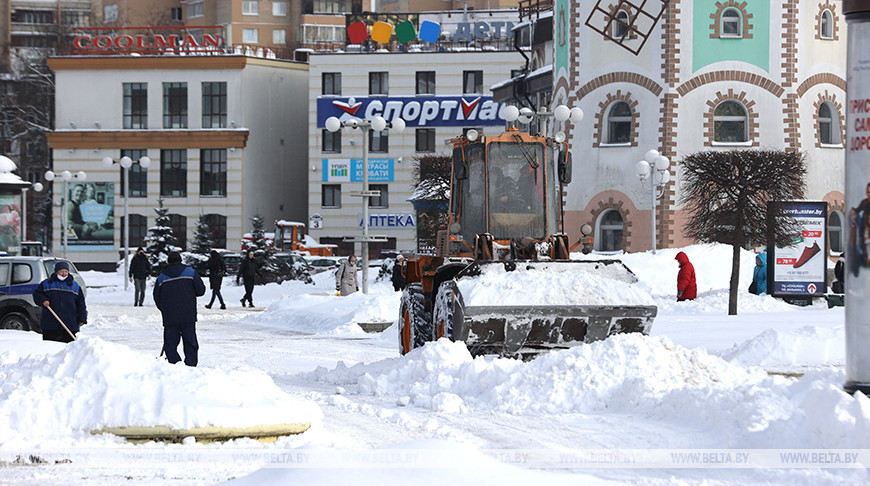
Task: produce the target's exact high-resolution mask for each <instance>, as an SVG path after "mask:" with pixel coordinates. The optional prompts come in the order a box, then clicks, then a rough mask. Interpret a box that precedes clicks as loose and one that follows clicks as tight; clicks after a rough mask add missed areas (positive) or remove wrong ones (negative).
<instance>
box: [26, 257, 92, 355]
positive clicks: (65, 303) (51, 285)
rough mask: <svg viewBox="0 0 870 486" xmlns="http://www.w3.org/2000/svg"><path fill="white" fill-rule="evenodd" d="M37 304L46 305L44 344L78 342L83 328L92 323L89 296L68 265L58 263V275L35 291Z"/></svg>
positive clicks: (43, 310)
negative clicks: (86, 298) (86, 301)
mask: <svg viewBox="0 0 870 486" xmlns="http://www.w3.org/2000/svg"><path fill="white" fill-rule="evenodd" d="M33 302H34V303H37V304H38V303H42V307H43V309H42V318H41V319H40V320H39V326H40V327H41V328H42V340H43V341H58V342H61V343H68V342H70V341H74V340H75V338H76V337H75V334H76V333H77V332H79V326H82V325H84V324H85V323H86V322H87V321H88V309H87V307H86V306H85V293H84V291H82V288H81V286H79V284H78V283H77V282H76V281H75V280H74V279H73V276H72V275H70V273H69V263H67V262H64V261H59V262H57V263H55V265H54V273H52V274H51V276H50V277H48V278H47V279H45V280H43V281H42V282H40V283H39V285H38V286H37V287H36V290H34V291H33Z"/></svg>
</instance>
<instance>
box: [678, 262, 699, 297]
mask: <svg viewBox="0 0 870 486" xmlns="http://www.w3.org/2000/svg"><path fill="white" fill-rule="evenodd" d="M675 260H676V261H678V262H680V273H678V274H677V302H680V301H683V300H693V299H694V298H695V297H697V296H698V287H697V285H695V267H694V266H692V263H691V262H689V257H688V256H686V254H685V253H683V252H679V253H677V257H676V258H675Z"/></svg>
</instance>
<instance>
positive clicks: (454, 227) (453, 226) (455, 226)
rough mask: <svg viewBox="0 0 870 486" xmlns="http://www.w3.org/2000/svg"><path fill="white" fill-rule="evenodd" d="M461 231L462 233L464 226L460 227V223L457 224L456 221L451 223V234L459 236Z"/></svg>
mask: <svg viewBox="0 0 870 486" xmlns="http://www.w3.org/2000/svg"><path fill="white" fill-rule="evenodd" d="M460 231H462V225H460V224H459V223H457V222H455V221H454V222H453V223H450V232H451V233H453V234H458V233H459V232H460Z"/></svg>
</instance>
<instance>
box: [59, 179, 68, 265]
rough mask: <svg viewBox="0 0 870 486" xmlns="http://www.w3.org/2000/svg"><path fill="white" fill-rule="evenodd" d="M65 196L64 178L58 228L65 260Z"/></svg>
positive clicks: (66, 216)
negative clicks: (61, 237) (59, 226)
mask: <svg viewBox="0 0 870 486" xmlns="http://www.w3.org/2000/svg"><path fill="white" fill-rule="evenodd" d="M66 196H67V190H66V180H64V181H63V195H62V196H61V197H60V210H61V214H60V224H61V228H60V231H61V233H62V236H63V258H64V260H66V234H67V233H68V231H67V225H68V224H69V215H68V214H67V213H66Z"/></svg>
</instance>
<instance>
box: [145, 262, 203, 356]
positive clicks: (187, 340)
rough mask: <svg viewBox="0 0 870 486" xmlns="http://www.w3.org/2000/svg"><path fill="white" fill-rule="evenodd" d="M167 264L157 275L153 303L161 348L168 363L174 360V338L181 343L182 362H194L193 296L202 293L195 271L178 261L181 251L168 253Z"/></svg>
mask: <svg viewBox="0 0 870 486" xmlns="http://www.w3.org/2000/svg"><path fill="white" fill-rule="evenodd" d="M168 263H169V265H167V266H166V268H164V269H163V272H162V273H161V274H160V276H159V277H157V283H156V284H155V285H154V294H153V296H154V303H155V304H157V308H158V309H160V313H161V314H162V315H163V350H164V351H166V358H167V359H168V360H169V362H170V363H178V362H179V361H181V356H179V354H178V342H179V341H182V342H183V343H184V364H186V365H187V366H196V363H197V361H198V356H197V353H198V352H199V343H198V342H197V340H196V298H197V297H201V296H203V295H205V284H204V283H202V279H201V278H199V274H197V273H196V271H195V270H194V269H192V268H190V267H188V266H185V265H183V264H182V263H181V254H179V253H178V252H177V251H173V252H171V253H170V254H169V261H168Z"/></svg>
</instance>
